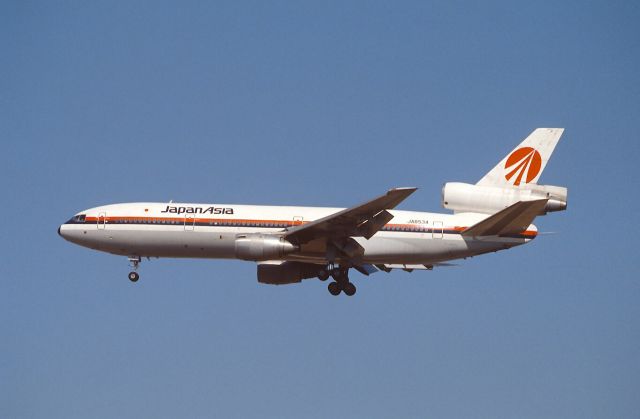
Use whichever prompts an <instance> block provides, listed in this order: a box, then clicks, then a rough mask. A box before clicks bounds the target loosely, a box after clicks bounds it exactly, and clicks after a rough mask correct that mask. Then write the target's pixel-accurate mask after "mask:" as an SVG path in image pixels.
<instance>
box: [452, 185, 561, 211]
mask: <svg viewBox="0 0 640 419" xmlns="http://www.w3.org/2000/svg"><path fill="white" fill-rule="evenodd" d="M537 199H548V200H549V201H548V202H547V204H546V205H545V207H544V208H543V209H542V211H541V212H540V214H539V215H544V214H546V213H548V212H554V211H564V210H565V209H567V188H564V187H562V186H551V185H523V186H520V187H518V188H503V187H498V186H480V185H470V184H468V183H459V182H448V183H445V184H444V186H443V187H442V207H443V208H447V209H450V210H453V211H455V212H479V213H483V214H494V213H496V212H498V211H501V210H503V209H505V208H507V207H508V206H510V205H513V204H515V203H516V202H519V201H534V200H537Z"/></svg>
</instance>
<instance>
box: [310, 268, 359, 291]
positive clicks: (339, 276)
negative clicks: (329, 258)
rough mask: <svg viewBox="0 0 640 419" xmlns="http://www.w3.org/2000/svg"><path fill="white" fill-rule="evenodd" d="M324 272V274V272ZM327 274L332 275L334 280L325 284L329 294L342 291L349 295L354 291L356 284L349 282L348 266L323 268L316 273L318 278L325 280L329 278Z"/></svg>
mask: <svg viewBox="0 0 640 419" xmlns="http://www.w3.org/2000/svg"><path fill="white" fill-rule="evenodd" d="M325 272H326V276H325V274H324V273H325ZM329 275H331V277H333V279H334V281H332V282H330V283H329V285H328V286H327V289H328V290H329V293H330V294H331V295H340V293H341V292H344V293H345V294H346V295H348V296H349V297H351V296H352V295H354V294H355V293H356V286H355V285H353V283H352V282H349V268H333V269H323V270H322V271H320V273H319V274H318V279H320V280H321V281H325V280H327V279H328V278H329Z"/></svg>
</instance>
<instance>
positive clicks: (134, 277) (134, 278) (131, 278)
mask: <svg viewBox="0 0 640 419" xmlns="http://www.w3.org/2000/svg"><path fill="white" fill-rule="evenodd" d="M138 279H140V275H139V274H138V272H129V281H131V282H136V281H137V280H138Z"/></svg>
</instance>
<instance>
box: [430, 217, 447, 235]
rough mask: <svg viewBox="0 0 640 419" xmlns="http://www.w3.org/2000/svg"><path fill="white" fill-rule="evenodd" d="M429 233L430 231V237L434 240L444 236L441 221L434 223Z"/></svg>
mask: <svg viewBox="0 0 640 419" xmlns="http://www.w3.org/2000/svg"><path fill="white" fill-rule="evenodd" d="M431 231H432V237H433V238H434V239H441V238H442V236H443V235H444V227H443V226H442V221H434V222H433V229H431Z"/></svg>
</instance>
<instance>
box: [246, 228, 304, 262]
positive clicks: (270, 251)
mask: <svg viewBox="0 0 640 419" xmlns="http://www.w3.org/2000/svg"><path fill="white" fill-rule="evenodd" d="M299 249H300V247H299V246H296V245H294V244H292V243H291V242H288V241H287V240H285V239H284V238H283V237H280V236H275V235H269V234H239V235H237V236H236V249H235V253H236V257H237V258H238V259H244V260H254V261H259V260H269V259H278V258H280V257H282V256H284V255H286V254H288V253H292V252H295V251H297V250H299Z"/></svg>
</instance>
